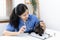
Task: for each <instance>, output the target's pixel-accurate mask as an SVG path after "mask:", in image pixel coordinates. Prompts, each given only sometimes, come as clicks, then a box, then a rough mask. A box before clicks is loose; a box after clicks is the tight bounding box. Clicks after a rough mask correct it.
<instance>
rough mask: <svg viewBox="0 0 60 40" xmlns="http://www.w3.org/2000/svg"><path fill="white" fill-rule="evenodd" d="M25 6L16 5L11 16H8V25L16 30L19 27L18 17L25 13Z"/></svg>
mask: <svg viewBox="0 0 60 40" xmlns="http://www.w3.org/2000/svg"><path fill="white" fill-rule="evenodd" d="M26 9H28V8H27V6H26V5H24V4H18V5H17V6H16V7H15V8H14V9H13V11H12V14H11V15H10V22H9V23H10V24H11V25H12V26H13V27H14V28H16V29H17V28H18V26H19V19H20V18H19V16H20V15H22V14H23V13H24V12H25V11H26Z"/></svg>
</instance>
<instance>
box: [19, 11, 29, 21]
mask: <svg viewBox="0 0 60 40" xmlns="http://www.w3.org/2000/svg"><path fill="white" fill-rule="evenodd" d="M28 15H29V12H28V10H26V11H25V12H24V13H23V14H22V15H21V16H19V17H20V18H21V19H22V20H25V21H26V20H27V19H28Z"/></svg>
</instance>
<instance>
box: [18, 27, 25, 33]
mask: <svg viewBox="0 0 60 40" xmlns="http://www.w3.org/2000/svg"><path fill="white" fill-rule="evenodd" d="M25 29H26V28H25V26H22V27H21V28H20V30H19V31H18V34H21V33H24V31H25Z"/></svg>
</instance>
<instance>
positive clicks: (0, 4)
mask: <svg viewBox="0 0 60 40" xmlns="http://www.w3.org/2000/svg"><path fill="white" fill-rule="evenodd" d="M3 16H6V1H5V0H0V17H3Z"/></svg>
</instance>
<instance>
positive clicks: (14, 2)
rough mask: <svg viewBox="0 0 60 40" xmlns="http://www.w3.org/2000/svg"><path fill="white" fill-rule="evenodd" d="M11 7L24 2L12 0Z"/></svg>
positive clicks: (22, 0)
mask: <svg viewBox="0 0 60 40" xmlns="http://www.w3.org/2000/svg"><path fill="white" fill-rule="evenodd" d="M12 2H13V7H16V6H17V5H18V4H19V3H24V0H12Z"/></svg>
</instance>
